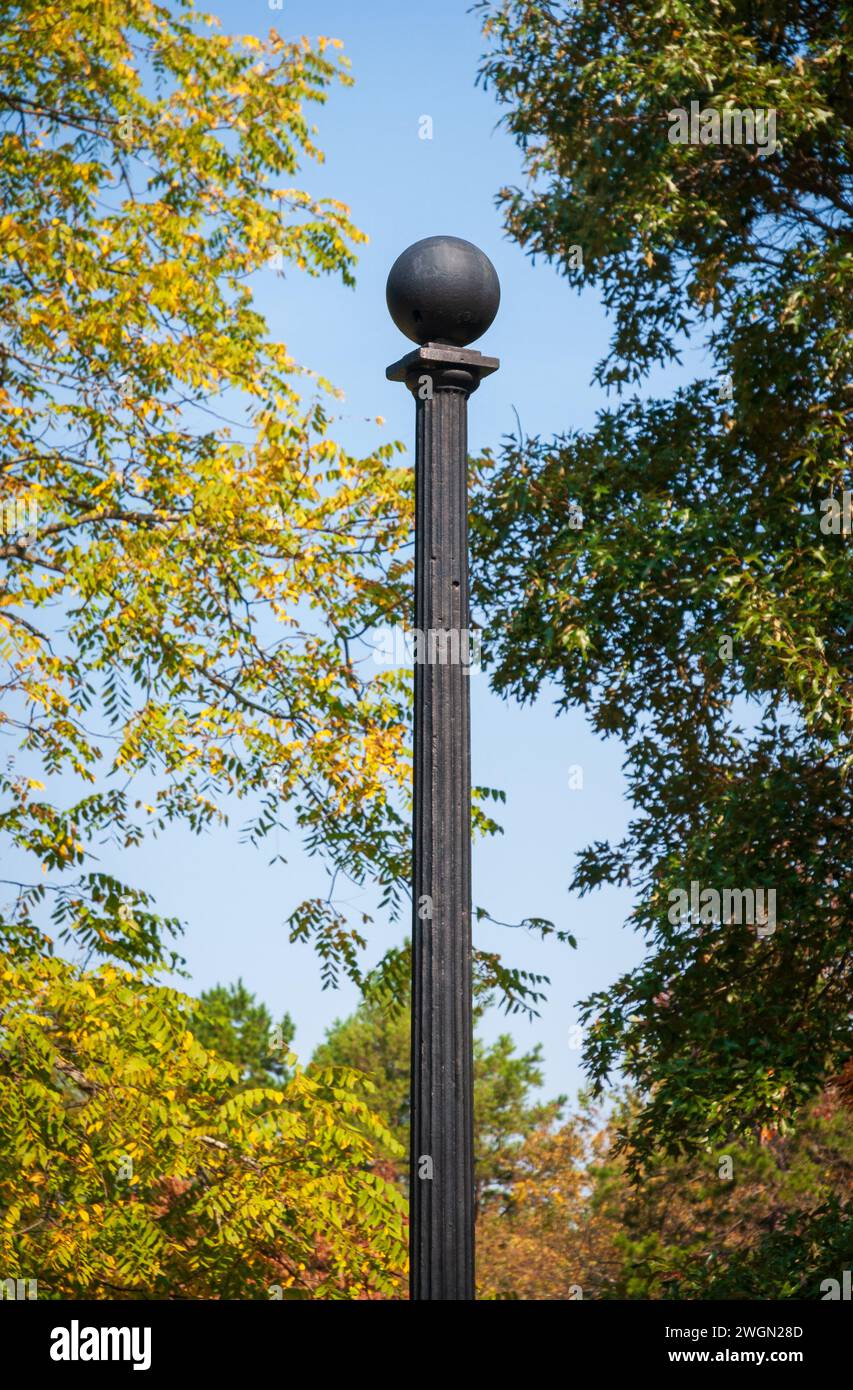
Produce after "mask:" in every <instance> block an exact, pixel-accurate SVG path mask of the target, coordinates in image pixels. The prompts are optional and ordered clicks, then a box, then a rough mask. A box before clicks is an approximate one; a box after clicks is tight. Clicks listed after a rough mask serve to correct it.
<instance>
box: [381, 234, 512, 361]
mask: <svg viewBox="0 0 853 1390" xmlns="http://www.w3.org/2000/svg"><path fill="white" fill-rule="evenodd" d="M385 298H386V299H387V301H388V312H389V313H390V315H391V317H392V319H393V320H394V322H395V323H396V325H397V327H398V328H399V330H400V332H401V333H405V335H406V337H407V338H411V339H412V340H413V342H416V343H452V345H453V346H454V347H465V346H466V344H468V343H473V341H474V339H475V338H479V337H480V336H481V335H482V334H483V333H485V331H486V329H487V328H488V327H489V325H490V324H491V323H492V322H493V320H494V317H495V314H496V313H497V312H498V305H499V304H500V302H501V287H500V283H499V281H498V276H497V271H496V270H495V268H494V266H493V265H492V263H491V261H490V260H489V258H488V256H486V255H484V254H483V252H482V251H481V250H480V249H479V247H477V246H474V245H472V243H471V242H470V241H463V240H462V239H461V237H458V236H428V237H425V238H424V240H423V241H416V242H415V244H414V246H410V247H409V248H408V249H407V250H406V251H404V252H403V254H402V255H401V256H398V257H397V259H396V261H395V262H394V264H393V265H392V267H391V273H390V275H389V276H388V284H387V286H386V289H385Z"/></svg>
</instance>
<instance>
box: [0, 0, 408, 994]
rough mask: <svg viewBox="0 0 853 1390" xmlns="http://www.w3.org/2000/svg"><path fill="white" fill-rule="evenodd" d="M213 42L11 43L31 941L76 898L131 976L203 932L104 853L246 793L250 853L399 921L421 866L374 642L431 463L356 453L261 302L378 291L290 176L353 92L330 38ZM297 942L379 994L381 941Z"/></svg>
mask: <svg viewBox="0 0 853 1390" xmlns="http://www.w3.org/2000/svg"><path fill="white" fill-rule="evenodd" d="M215 25H216V21H214V20H207V21H205V20H203V19H202V18H201V17H200V16H199V15H198V14H197V12H196V11H195V10H194V9H193V8H192V6H191V5H190V4H189V3H187V2H186V0H179V3H178V4H176V5H172V6H167V5H159V4H156V3H152V0H128V3H121V4H118V3H112V0H110V2H109V3H105V4H102V5H97V6H92V5H90V4H87V3H85V0H71V3H69V4H68V5H63V6H62V7H61V9H60V10H59V11H56V10H54V9H45V7H43V6H40V5H38V4H35V3H33V2H32V0H21V2H20V3H13V4H11V5H8V6H7V7H6V9H5V13H4V28H3V34H2V36H0V125H2V131H3V139H2V142H0V231H2V240H3V249H4V270H3V276H2V281H0V453H2V458H3V463H2V474H1V476H2V499H0V500H2V508H0V514H2V517H3V521H4V527H3V529H4V534H2V535H0V562H2V575H0V630H2V646H1V647H0V654H2V661H3V685H4V691H5V710H4V713H3V715H2V717H0V718H1V719H2V729H3V732H4V734H5V735H6V737H7V738H9V739H15V740H17V741H19V742H21V743H22V744H23V746H24V749H25V751H26V758H27V766H26V767H22V766H21V765H20V763H19V762H18V761H17V760H16V759H13V758H10V761H9V764H7V766H6V767H5V768H4V769H3V773H2V780H1V781H0V790H2V796H3V800H4V802H5V804H4V805H3V806H2V809H0V833H2V834H4V835H5V837H6V841H7V845H8V846H9V849H10V851H12V852H14V853H15V856H16V861H17V862H18V863H22V868H21V870H20V872H19V873H18V875H17V877H18V879H19V880H20V882H19V883H18V885H17V886H18V888H19V893H18V897H17V900H16V903H15V908H14V911H13V912H12V913H11V914H10V915H9V916H8V917H4V921H3V931H4V935H5V938H6V939H8V940H14V941H15V942H19V943H28V942H34V943H35V944H36V945H40V944H42V935H41V933H42V932H43V930H44V926H43V923H42V919H41V916H40V911H39V910H40V905H41V904H42V903H43V902H44V900H45V899H46V898H47V899H48V901H50V902H51V904H52V913H51V915H52V921H53V930H54V932H55V934H58V936H59V937H60V938H61V939H62V940H64V941H66V942H73V943H74V944H75V946H77V947H79V948H80V949H81V950H82V951H83V952H95V953H96V954H98V953H107V954H110V955H111V956H113V957H116V956H118V957H121V958H123V959H126V960H128V961H134V960H140V959H147V960H154V959H156V958H157V957H158V954H159V951H160V944H159V943H160V941H161V939H162V937H163V935H164V933H165V934H168V932H169V931H170V930H172V929H173V928H174V923H171V922H170V921H168V920H167V921H162V920H161V919H159V918H158V917H157V915H156V914H155V913H154V912H153V910H152V904H151V903H150V900H149V898H148V895H147V894H146V892H145V891H144V889H143V888H138V887H134V886H133V885H130V884H126V883H122V882H120V881H118V880H117V879H116V878H115V876H113V875H110V874H108V873H105V872H102V871H101V870H100V869H99V867H98V864H97V851H96V849H95V846H96V845H98V844H100V843H102V842H104V841H106V842H108V843H110V844H111V845H113V846H115V847H116V848H117V849H119V850H127V849H130V848H132V847H133V846H134V845H136V844H137V843H138V842H139V841H140V839H141V838H142V837H143V836H145V835H147V834H151V833H154V834H157V833H160V832H161V831H162V830H163V829H164V828H165V827H166V826H167V825H168V824H169V823H182V824H184V825H187V826H189V827H190V828H191V829H192V830H193V831H196V832H200V831H202V830H204V829H206V828H207V827H209V826H211V825H215V824H216V823H218V822H219V821H220V820H222V819H223V818H224V817H225V816H226V815H227V814H228V811H229V809H230V808H233V806H234V805H235V804H238V803H240V802H242V803H244V804H245V805H246V807H247V811H246V823H245V827H244V833H245V836H246V837H247V838H248V839H249V840H251V841H252V842H255V843H257V842H259V841H263V839H264V837H265V836H266V835H268V834H269V832H270V831H271V830H272V829H273V828H274V827H276V826H278V825H281V824H284V823H285V820H284V817H285V814H286V815H287V816H288V817H290V818H291V819H292V821H293V822H295V826H296V828H297V830H298V831H299V832H300V833H301V835H302V836H303V839H304V843H305V844H306V846H307V849H308V851H309V852H310V853H312V854H318V855H322V856H323V857H324V859H325V861H326V864H327V865H328V867H329V869H330V871H331V872H339V873H341V874H342V875H346V874H350V875H352V876H354V877H355V878H356V879H357V880H359V881H363V880H364V879H365V877H366V876H368V875H370V876H372V877H375V878H377V879H379V880H382V881H383V882H386V883H387V884H388V890H387V894H386V905H388V906H389V907H390V909H391V910H392V911H393V910H394V908H395V906H396V905H397V904H398V902H399V900H400V893H401V884H402V881H403V876H404V872H405V866H406V862H407V859H406V855H407V845H406V843H405V836H404V834H403V829H404V824H403V821H402V818H401V815H400V809H399V807H400V803H401V799H402V800H404V799H405V796H406V787H407V784H408V777H409V754H408V750H407V746H406V724H407V720H408V694H407V691H406V689H405V683H404V682H403V680H402V678H401V677H400V676H399V675H397V674H395V673H392V672H387V671H382V670H379V669H377V668H374V667H371V666H370V665H369V663H367V662H365V660H364V659H363V658H364V652H363V651H362V650H361V649H360V648H359V641H358V639H359V636H360V634H363V632H364V631H365V630H366V629H368V628H370V627H371V625H372V624H373V623H374V622H376V621H378V620H379V619H380V618H381V617H383V616H384V615H385V614H386V613H388V614H391V615H392V616H393V615H394V614H395V613H396V612H397V611H398V610H399V609H400V606H401V604H402V603H403V598H404V594H405V592H406V590H405V580H406V575H407V573H408V568H409V561H408V559H407V558H406V556H405V554H404V553H403V552H402V547H403V545H404V543H405V542H406V540H407V538H408V535H409V530H410V525H411V485H410V484H411V478H410V473H409V471H408V470H406V469H402V468H398V467H396V466H395V465H394V463H393V453H394V448H393V446H382V447H380V448H378V449H377V450H376V451H375V452H374V453H373V454H372V455H371V456H370V457H369V458H364V459H355V458H352V457H350V456H349V455H348V454H347V453H346V452H345V451H344V450H343V449H342V448H341V447H340V446H339V445H337V444H336V443H335V442H334V441H333V440H332V439H331V438H330V436H329V433H328V423H329V403H330V401H331V400H332V397H331V396H330V395H329V390H328V388H327V384H326V383H325V382H324V381H323V379H322V378H320V377H316V376H315V375H314V374H313V373H311V372H308V371H306V370H305V369H303V368H301V367H299V366H298V365H297V364H296V363H295V362H294V361H293V359H292V358H291V357H290V355H289V353H288V351H287V348H286V347H285V345H284V344H283V343H280V342H275V341H273V340H271V339H270V337H269V334H268V331H267V327H266V323H265V320H264V317H263V315H262V314H261V313H260V312H259V310H258V307H257V305H256V303H255V300H254V293H253V280H252V277H253V276H254V275H255V274H256V272H258V271H260V270H262V269H263V268H265V267H266V268H269V266H270V263H271V262H274V261H275V258H278V263H279V265H280V266H281V268H282V270H284V269H287V270H288V272H290V271H291V270H292V271H296V270H304V271H306V272H307V273H308V274H311V275H320V274H324V273H333V274H337V275H340V276H341V277H342V279H343V280H344V282H345V283H347V284H349V283H351V282H352V266H353V262H354V248H355V246H356V245H357V243H358V242H360V241H363V240H364V236H363V233H361V232H359V231H358V230H357V229H356V228H355V227H354V226H353V225H352V223H351V222H350V220H349V216H348V211H347V209H346V208H345V207H344V206H343V205H342V204H340V203H337V202H335V201H334V200H329V199H327V200H322V201H318V200H316V199H314V198H312V197H311V196H310V194H308V193H305V192H303V191H301V190H300V189H298V188H296V187H294V186H293V182H294V178H295V177H296V175H297V171H298V168H299V165H300V162H301V161H302V160H303V159H306V158H308V159H310V158H320V153H319V151H318V150H317V148H316V146H315V144H314V140H313V133H312V128H311V126H310V125H309V124H308V120H307V117H306V106H307V104H308V103H310V102H318V101H319V102H322V101H323V100H325V96H326V92H327V89H328V88H329V86H330V85H331V84H332V83H334V82H336V81H343V82H348V81H349V80H350V79H349V77H348V75H347V72H346V69H345V68H343V67H341V66H340V65H339V64H338V63H337V62H336V61H335V58H334V48H333V45H332V41H329V40H326V39H320V40H319V41H318V42H317V44H316V45H315V46H312V45H311V44H310V43H309V42H308V40H299V41H296V42H289V41H286V40H284V39H283V38H282V37H281V36H280V35H279V34H278V33H277V32H276V31H275V30H272V31H271V32H270V35H269V37H268V39H267V40H266V41H264V42H261V41H260V40H258V39H256V38H254V37H246V38H231V37H228V36H225V35H221V34H219V33H217V32H216V27H215ZM359 654H361V657H362V659H361V660H359ZM108 779H111V780H108ZM48 783H49V786H48V785H47V784H48ZM42 793H45V794H44V795H42ZM51 793H53V794H51ZM28 860H29V861H31V862H32V861H34V862H35V865H36V872H35V873H34V874H32V875H29V874H28V872H27V861H28ZM290 927H291V935H292V936H293V937H295V938H299V939H310V940H313V941H314V943H315V944H316V945H317V948H318V950H319V951H320V953H321V955H322V958H323V962H324V969H325V970H326V972H327V978H328V979H329V980H330V981H331V982H333V981H334V979H335V978H336V977H337V973H338V972H339V971H340V970H341V969H346V970H348V971H349V973H350V974H351V975H352V976H353V977H354V978H358V977H359V969H358V956H359V948H360V945H361V944H363V938H362V936H361V930H362V929H363V923H358V924H357V925H351V924H349V923H347V922H346V921H345V920H344V919H343V917H342V916H341V915H340V914H339V913H338V912H337V910H336V908H335V907H334V904H333V903H332V902H327V901H325V900H317V901H316V902H315V901H312V902H309V903H306V904H302V905H301V906H298V907H297V908H296V911H295V912H294V914H293V916H292V917H291V919H290Z"/></svg>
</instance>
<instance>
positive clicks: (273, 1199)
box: [0, 959, 406, 1299]
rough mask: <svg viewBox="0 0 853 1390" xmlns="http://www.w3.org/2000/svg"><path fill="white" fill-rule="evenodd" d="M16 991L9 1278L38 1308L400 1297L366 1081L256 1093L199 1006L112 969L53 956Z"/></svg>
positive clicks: (399, 1265)
mask: <svg viewBox="0 0 853 1390" xmlns="http://www.w3.org/2000/svg"><path fill="white" fill-rule="evenodd" d="M0 986H1V987H2V988H0V1213H2V1216H0V1268H2V1269H3V1271H4V1274H5V1275H7V1276H14V1277H20V1278H37V1279H38V1289H39V1297H40V1298H271V1297H283V1298H333V1299H335V1298H375V1297H389V1296H393V1295H394V1294H395V1293H397V1292H398V1291H399V1287H400V1278H401V1275H402V1273H403V1270H404V1266H405V1254H406V1250H405V1225H404V1211H405V1204H404V1202H403V1199H402V1198H401V1196H400V1195H399V1194H398V1193H397V1192H396V1190H395V1189H394V1188H393V1186H392V1185H389V1184H388V1183H387V1182H386V1181H385V1180H384V1179H383V1178H382V1177H381V1176H380V1175H379V1174H378V1173H377V1172H376V1171H375V1170H374V1162H375V1158H376V1153H377V1151H378V1149H379V1148H380V1147H381V1149H382V1151H388V1150H389V1149H393V1147H394V1141H393V1138H392V1136H391V1135H390V1134H388V1132H387V1130H386V1129H385V1127H384V1126H383V1125H382V1124H381V1123H380V1122H379V1121H378V1120H377V1119H376V1118H375V1117H374V1116H373V1115H372V1113H371V1111H370V1110H369V1108H368V1104H367V1102H366V1098H365V1093H366V1090H367V1089H368V1087H367V1084H366V1083H365V1082H364V1080H363V1079H362V1078H360V1077H358V1076H356V1075H354V1074H353V1073H351V1072H346V1071H343V1070H337V1071H335V1070H329V1069H326V1070H318V1069H314V1070H312V1072H311V1073H310V1074H307V1073H306V1072H304V1071H303V1070H302V1069H301V1068H299V1067H295V1068H294V1070H293V1072H292V1074H291V1076H290V1079H289V1080H288V1082H287V1083H286V1085H284V1086H282V1085H278V1086H274V1087H269V1086H266V1087H258V1086H255V1087H252V1088H251V1089H246V1088H245V1087H243V1086H242V1085H240V1084H239V1083H240V1082H241V1081H242V1080H244V1079H245V1071H243V1072H240V1071H238V1069H237V1068H236V1067H235V1066H233V1065H232V1064H231V1063H230V1062H228V1061H224V1060H222V1059H221V1058H219V1057H217V1056H216V1055H215V1054H214V1053H212V1052H209V1051H208V1050H207V1049H206V1048H205V1047H203V1046H202V1044H201V1042H200V1041H199V1040H198V1037H197V1036H196V1035H195V1032H194V1031H193V1030H194V1022H193V1015H194V1011H195V1008H196V1007H197V1006H196V1005H195V1004H194V1002H193V1001H192V1000H190V999H188V998H186V997H185V996H182V995H180V994H177V993H176V992H175V991H173V990H169V989H165V988H162V987H157V986H155V985H154V984H153V983H152V982H151V980H150V979H146V978H145V977H143V976H140V975H139V974H137V973H133V972H131V971H127V970H117V969H116V968H114V967H113V966H109V965H103V966H101V967H100V968H99V969H98V970H96V971H83V970H80V969H78V968H75V967H74V966H71V965H68V964H66V963H65V962H62V961H59V960H56V959H36V960H34V961H30V962H26V963H24V964H21V965H15V966H12V967H9V968H6V969H5V970H3V971H2V974H0ZM200 1031H204V1030H203V1028H202V1030H200ZM290 1060H291V1062H292V1061H293V1060H294V1059H293V1058H292V1057H291V1059H290Z"/></svg>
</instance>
